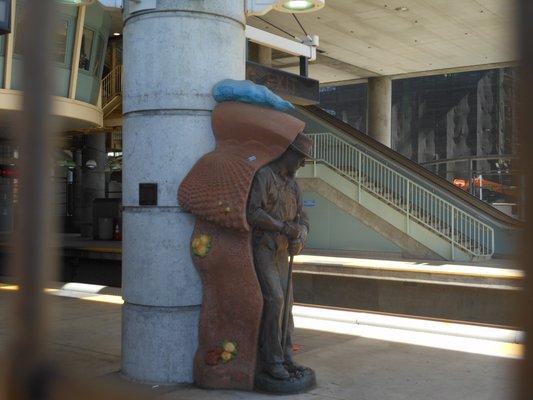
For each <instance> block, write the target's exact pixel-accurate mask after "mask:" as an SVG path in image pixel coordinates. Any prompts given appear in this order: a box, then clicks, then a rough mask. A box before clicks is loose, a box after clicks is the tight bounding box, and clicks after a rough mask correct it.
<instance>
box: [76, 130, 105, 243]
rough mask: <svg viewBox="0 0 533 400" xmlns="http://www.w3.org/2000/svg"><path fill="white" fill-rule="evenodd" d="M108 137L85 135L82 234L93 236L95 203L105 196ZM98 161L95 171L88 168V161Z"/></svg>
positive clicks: (82, 166) (82, 181)
mask: <svg viewBox="0 0 533 400" xmlns="http://www.w3.org/2000/svg"><path fill="white" fill-rule="evenodd" d="M105 143H106V137H105V134H103V133H97V134H92V135H85V136H84V137H83V149H82V157H81V173H82V179H81V187H82V189H81V193H82V196H81V218H82V220H81V227H80V229H81V234H82V236H84V237H92V236H93V228H94V227H93V202H94V199H98V198H102V197H104V196H105V166H106V165H105V164H106V146H105ZM89 160H94V161H96V167H95V168H94V169H89V168H87V165H86V164H87V161H89Z"/></svg>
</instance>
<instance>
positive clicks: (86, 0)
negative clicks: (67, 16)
mask: <svg viewBox="0 0 533 400" xmlns="http://www.w3.org/2000/svg"><path fill="white" fill-rule="evenodd" d="M56 1H57V2H58V3H60V4H64V5H66V6H86V5H89V4H91V3H94V0H56Z"/></svg>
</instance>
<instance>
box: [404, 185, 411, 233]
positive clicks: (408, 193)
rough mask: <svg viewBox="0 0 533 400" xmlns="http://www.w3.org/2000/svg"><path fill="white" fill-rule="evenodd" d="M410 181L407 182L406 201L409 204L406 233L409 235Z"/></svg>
mask: <svg viewBox="0 0 533 400" xmlns="http://www.w3.org/2000/svg"><path fill="white" fill-rule="evenodd" d="M410 183H411V182H410V181H407V188H406V191H407V193H406V196H405V197H406V201H405V203H406V204H407V207H406V212H405V232H407V233H408V234H409V212H410V210H409V209H410V206H409V200H410V199H409V197H410V190H409V185H410Z"/></svg>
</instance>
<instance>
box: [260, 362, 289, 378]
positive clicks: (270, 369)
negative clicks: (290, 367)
mask: <svg viewBox="0 0 533 400" xmlns="http://www.w3.org/2000/svg"><path fill="white" fill-rule="evenodd" d="M263 369H264V371H265V372H266V373H268V374H269V375H270V376H271V377H272V378H274V379H289V378H290V377H291V376H290V375H289V372H288V371H287V370H286V369H285V367H284V366H283V364H282V363H268V364H265V365H264V367H263Z"/></svg>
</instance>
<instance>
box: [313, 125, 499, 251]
mask: <svg viewBox="0 0 533 400" xmlns="http://www.w3.org/2000/svg"><path fill="white" fill-rule="evenodd" d="M308 136H309V137H311V138H312V139H313V141H314V155H315V159H314V160H313V162H314V163H322V164H324V165H326V166H327V167H329V168H331V169H333V170H334V171H335V172H337V173H338V174H340V175H342V176H343V177H345V178H346V179H348V180H350V181H351V182H353V183H355V184H356V185H357V186H358V188H359V190H358V198H357V199H354V200H356V201H358V202H360V201H361V197H360V196H361V191H362V190H364V191H366V192H367V193H370V194H372V195H373V196H375V197H378V198H379V199H381V200H382V201H384V202H386V203H387V204H389V205H390V206H392V207H394V208H395V209H396V210H397V211H399V212H401V213H403V214H404V215H405V217H406V220H407V225H406V226H407V229H406V231H407V232H406V233H407V234H409V221H410V220H412V221H414V222H416V223H418V224H420V225H422V226H424V227H425V228H427V229H430V230H431V231H433V232H434V233H436V234H438V235H439V236H440V237H441V238H444V239H445V240H447V241H448V242H449V243H450V245H451V252H452V259H453V258H454V252H455V250H456V249H460V250H462V251H464V252H466V253H468V254H470V255H472V256H474V257H490V256H492V255H493V254H494V229H493V228H492V227H491V226H489V225H487V224H485V223H483V222H482V221H480V220H479V219H477V218H475V217H473V216H472V215H470V214H468V213H466V212H464V211H462V210H460V209H459V208H457V207H456V206H454V205H453V204H451V203H450V202H448V201H446V200H445V199H443V198H442V197H440V196H439V195H437V194H435V193H433V192H431V191H429V190H427V189H426V188H424V187H422V186H421V185H419V184H417V183H416V182H414V181H412V180H411V179H409V178H408V177H406V176H404V175H402V174H401V173H399V172H398V171H396V170H394V169H392V168H390V167H389V166H387V165H385V164H384V163H382V162H381V161H379V160H377V159H376V158H374V157H372V156H371V155H369V154H366V153H365V152H364V151H362V150H360V149H358V148H357V147H356V146H354V145H352V144H351V143H349V142H347V141H345V140H343V139H342V138H339V137H338V136H336V135H334V134H332V133H329V132H326V133H310V134H308Z"/></svg>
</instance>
